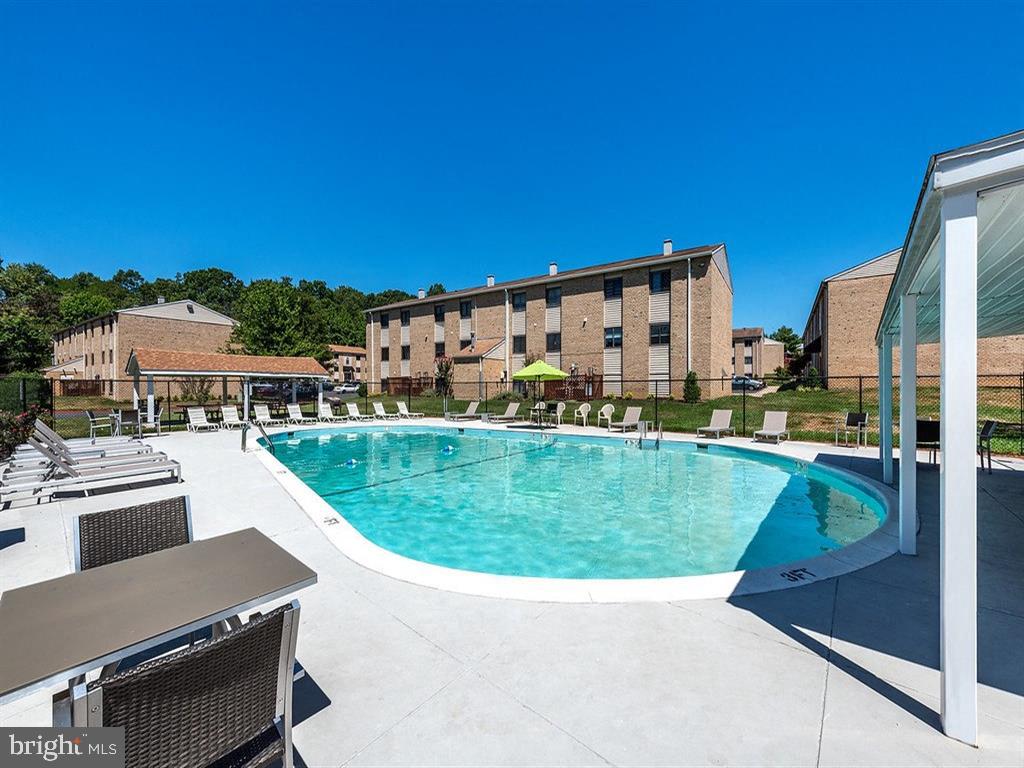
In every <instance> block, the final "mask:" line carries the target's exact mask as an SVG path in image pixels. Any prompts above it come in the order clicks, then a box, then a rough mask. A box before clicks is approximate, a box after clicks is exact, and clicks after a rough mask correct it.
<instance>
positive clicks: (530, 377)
mask: <svg viewBox="0 0 1024 768" xmlns="http://www.w3.org/2000/svg"><path fill="white" fill-rule="evenodd" d="M512 378H513V379H514V380H515V381H561V380H562V379H567V378H569V374H568V373H566V372H565V371H560V370H558V369H557V368H555V366H553V365H548V364H547V363H546V362H544V361H543V360H535V361H534V362H532V363H530V364H529V365H528V366H526V367H525V368H523V369H521V370H518V371H516V372H515V373H513V374H512Z"/></svg>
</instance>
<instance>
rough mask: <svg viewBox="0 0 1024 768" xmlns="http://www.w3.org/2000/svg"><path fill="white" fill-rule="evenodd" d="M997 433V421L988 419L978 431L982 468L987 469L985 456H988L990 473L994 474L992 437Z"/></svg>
mask: <svg viewBox="0 0 1024 768" xmlns="http://www.w3.org/2000/svg"><path fill="white" fill-rule="evenodd" d="M995 434H996V422H994V421H991V420H989V421H986V422H985V423H984V424H982V425H981V432H979V433H978V456H980V457H981V468H982V469H985V456H986V455H987V456H988V473H989V474H990V475H991V474H992V438H993V437H995Z"/></svg>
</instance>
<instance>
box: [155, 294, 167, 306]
mask: <svg viewBox="0 0 1024 768" xmlns="http://www.w3.org/2000/svg"><path fill="white" fill-rule="evenodd" d="M165 301H167V299H165V298H164V297H163V296H157V297H156V303H157V304H163V303H164V302H165Z"/></svg>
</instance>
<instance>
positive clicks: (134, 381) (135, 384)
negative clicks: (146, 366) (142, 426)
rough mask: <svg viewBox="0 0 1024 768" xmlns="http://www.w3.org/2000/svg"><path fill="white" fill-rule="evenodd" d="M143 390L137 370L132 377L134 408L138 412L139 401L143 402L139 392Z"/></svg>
mask: <svg viewBox="0 0 1024 768" xmlns="http://www.w3.org/2000/svg"><path fill="white" fill-rule="evenodd" d="M141 388H142V385H141V384H140V383H139V372H138V370H136V371H135V373H134V375H133V376H132V408H133V409H134V410H136V411H137V410H139V400H141V397H140V395H139V390H140V389H141Z"/></svg>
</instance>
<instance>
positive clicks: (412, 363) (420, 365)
mask: <svg viewBox="0 0 1024 768" xmlns="http://www.w3.org/2000/svg"><path fill="white" fill-rule="evenodd" d="M409 346H410V349H409V373H410V375H412V376H419V375H431V374H433V372H434V305H433V304H427V305H425V306H424V305H421V306H416V307H411V308H410V312H409ZM399 360H401V354H399Z"/></svg>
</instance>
